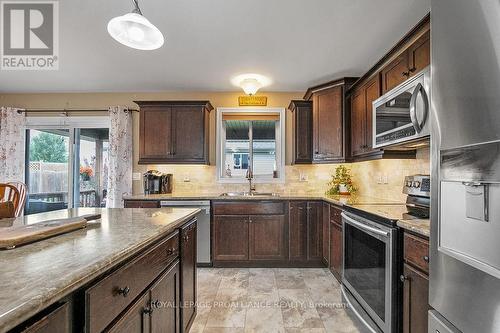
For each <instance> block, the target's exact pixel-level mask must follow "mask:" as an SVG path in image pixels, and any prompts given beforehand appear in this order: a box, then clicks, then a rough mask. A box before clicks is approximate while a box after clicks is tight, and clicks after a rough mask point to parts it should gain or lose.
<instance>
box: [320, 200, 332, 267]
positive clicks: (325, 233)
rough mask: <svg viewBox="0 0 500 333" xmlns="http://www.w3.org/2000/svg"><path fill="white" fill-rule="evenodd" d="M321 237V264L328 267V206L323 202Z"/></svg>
mask: <svg viewBox="0 0 500 333" xmlns="http://www.w3.org/2000/svg"><path fill="white" fill-rule="evenodd" d="M321 220H322V222H321V224H322V228H323V231H322V235H323V246H322V252H323V259H322V261H323V263H324V264H325V265H326V267H329V265H330V264H329V263H330V237H329V235H330V205H329V204H327V203H326V202H323V212H322V218H321Z"/></svg>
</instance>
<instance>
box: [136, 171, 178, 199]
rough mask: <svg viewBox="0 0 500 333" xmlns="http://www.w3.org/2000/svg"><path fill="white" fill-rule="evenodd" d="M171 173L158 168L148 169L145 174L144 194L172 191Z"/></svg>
mask: <svg viewBox="0 0 500 333" xmlns="http://www.w3.org/2000/svg"><path fill="white" fill-rule="evenodd" d="M172 178H173V175H172V174H171V173H168V174H165V173H162V172H159V171H157V170H148V171H147V172H146V173H145V174H144V175H143V180H144V194H164V193H172Z"/></svg>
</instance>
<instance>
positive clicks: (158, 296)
mask: <svg viewBox="0 0 500 333" xmlns="http://www.w3.org/2000/svg"><path fill="white" fill-rule="evenodd" d="M150 294H151V307H152V310H153V312H151V332H153V333H162V332H172V333H178V332H180V314H179V312H180V311H179V304H180V303H179V302H180V271H179V262H178V261H177V262H176V263H175V264H174V265H172V266H171V267H170V268H169V269H168V271H167V272H165V273H164V274H163V275H162V277H161V278H160V279H159V280H158V282H156V283H155V284H154V285H153V287H152V288H151V291H150Z"/></svg>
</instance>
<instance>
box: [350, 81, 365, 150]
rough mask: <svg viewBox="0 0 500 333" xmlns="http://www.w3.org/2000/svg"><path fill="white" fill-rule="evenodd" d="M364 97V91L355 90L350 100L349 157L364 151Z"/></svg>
mask: <svg viewBox="0 0 500 333" xmlns="http://www.w3.org/2000/svg"><path fill="white" fill-rule="evenodd" d="M365 101H366V96H365V90H364V89H363V88H362V87H361V88H360V89H357V90H356V91H355V92H354V94H353V96H352V100H351V155H352V156H358V155H361V154H362V153H363V152H364V150H365V140H366V135H365V133H366V129H365V125H366V110H365V105H366V102H365Z"/></svg>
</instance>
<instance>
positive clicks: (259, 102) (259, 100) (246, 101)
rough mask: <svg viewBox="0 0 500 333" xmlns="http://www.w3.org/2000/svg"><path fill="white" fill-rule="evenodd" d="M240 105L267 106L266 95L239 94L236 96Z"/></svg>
mask: <svg viewBox="0 0 500 333" xmlns="http://www.w3.org/2000/svg"><path fill="white" fill-rule="evenodd" d="M238 102H239V104H240V106H267V97H266V96H240V97H238Z"/></svg>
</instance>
